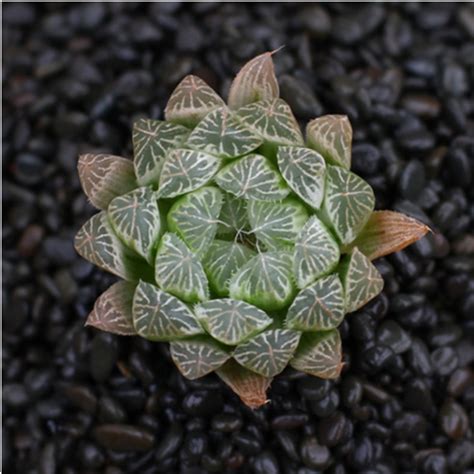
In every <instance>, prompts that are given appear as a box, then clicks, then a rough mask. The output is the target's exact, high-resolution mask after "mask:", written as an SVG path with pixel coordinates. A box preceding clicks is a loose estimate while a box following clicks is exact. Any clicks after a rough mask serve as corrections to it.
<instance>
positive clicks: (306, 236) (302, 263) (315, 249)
mask: <svg viewBox="0 0 474 474" xmlns="http://www.w3.org/2000/svg"><path fill="white" fill-rule="evenodd" d="M339 257H340V252H339V245H338V243H337V242H336V240H335V239H334V237H333V236H332V234H331V233H330V232H329V231H328V230H327V228H326V226H325V225H324V224H323V223H322V222H321V221H320V220H319V219H318V218H317V217H316V216H311V217H310V218H309V220H308V221H307V222H306V224H305V225H304V227H303V228H302V229H301V231H300V233H299V234H298V236H297V238H296V242H295V259H294V265H293V270H294V274H295V278H296V284H297V286H298V288H304V287H306V286H308V285H309V284H310V283H312V282H313V281H315V280H316V278H319V277H320V276H322V275H326V274H328V273H330V272H331V271H332V270H334V269H335V268H336V266H337V264H338V262H339Z"/></svg>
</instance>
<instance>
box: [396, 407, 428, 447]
mask: <svg viewBox="0 0 474 474" xmlns="http://www.w3.org/2000/svg"><path fill="white" fill-rule="evenodd" d="M427 427H428V423H427V422H426V419H425V418H424V417H423V416H422V415H420V414H418V413H411V412H404V413H402V414H401V416H399V417H398V418H397V419H396V420H395V422H394V424H393V432H394V434H395V436H396V437H398V438H399V439H400V440H402V441H406V440H415V439H416V438H417V437H418V436H419V435H421V434H423V433H424V432H425V431H426V429H427Z"/></svg>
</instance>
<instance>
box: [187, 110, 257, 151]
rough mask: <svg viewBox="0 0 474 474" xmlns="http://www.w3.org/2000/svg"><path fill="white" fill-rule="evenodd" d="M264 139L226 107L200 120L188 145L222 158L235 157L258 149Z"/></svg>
mask: <svg viewBox="0 0 474 474" xmlns="http://www.w3.org/2000/svg"><path fill="white" fill-rule="evenodd" d="M262 142H263V140H262V139H261V138H260V137H259V136H258V135H256V134H255V133H254V132H252V130H251V129H250V128H249V127H246V126H245V125H244V124H243V123H242V122H241V121H239V120H238V119H237V118H236V117H234V115H233V114H232V113H231V112H230V111H229V109H227V108H226V107H222V108H220V109H216V110H213V111H212V112H210V113H209V114H208V115H206V117H205V118H204V119H203V120H201V122H199V124H198V125H197V127H196V128H195V129H194V130H193V132H192V133H191V135H190V136H189V139H188V141H187V146H189V147H190V148H193V149H195V150H199V151H204V152H206V153H210V154H211V155H217V156H219V157H221V158H235V157H236V156H242V155H246V154H247V153H250V152H251V151H253V150H255V149H257V148H258V147H259V146H260V145H261V144H262Z"/></svg>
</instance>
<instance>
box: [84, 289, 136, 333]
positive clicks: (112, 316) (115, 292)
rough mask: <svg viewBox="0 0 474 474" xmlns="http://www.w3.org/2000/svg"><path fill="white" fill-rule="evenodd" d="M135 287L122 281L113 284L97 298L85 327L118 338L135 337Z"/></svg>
mask: <svg viewBox="0 0 474 474" xmlns="http://www.w3.org/2000/svg"><path fill="white" fill-rule="evenodd" d="M135 286H136V285H135V283H129V282H128V281H123V280H121V281H118V282H117V283H114V284H113V285H112V286H111V287H110V288H109V289H107V290H106V291H104V293H102V294H101V295H100V296H99V297H98V298H97V300H96V302H95V303H94V309H93V310H92V311H91V313H90V314H89V316H88V317H87V321H86V324H85V325H86V326H93V327H95V328H96V329H100V330H101V331H107V332H111V333H113V334H118V335H120V336H135V335H136V334H137V332H136V331H135V328H134V327H133V316H132V302H133V293H134V292H135Z"/></svg>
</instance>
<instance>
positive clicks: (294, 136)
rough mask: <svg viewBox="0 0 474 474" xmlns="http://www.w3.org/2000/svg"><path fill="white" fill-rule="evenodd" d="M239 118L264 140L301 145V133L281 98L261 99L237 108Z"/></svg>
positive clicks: (289, 109)
mask: <svg viewBox="0 0 474 474" xmlns="http://www.w3.org/2000/svg"><path fill="white" fill-rule="evenodd" d="M236 113H237V115H238V116H239V118H240V119H241V120H242V121H243V122H244V123H246V124H247V125H248V126H249V127H252V130H254V131H255V132H256V133H258V134H259V135H260V136H261V137H262V138H263V139H264V140H265V141H268V142H271V143H275V144H277V145H301V146H302V145H303V144H304V141H303V135H302V134H301V130H300V127H299V125H298V122H297V121H296V119H295V117H294V115H293V112H292V111H291V108H290V106H289V105H288V104H287V103H286V102H285V101H284V100H283V99H272V100H263V101H260V102H254V103H253V104H250V105H247V106H245V107H242V108H240V109H239V110H237V112H236Z"/></svg>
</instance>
